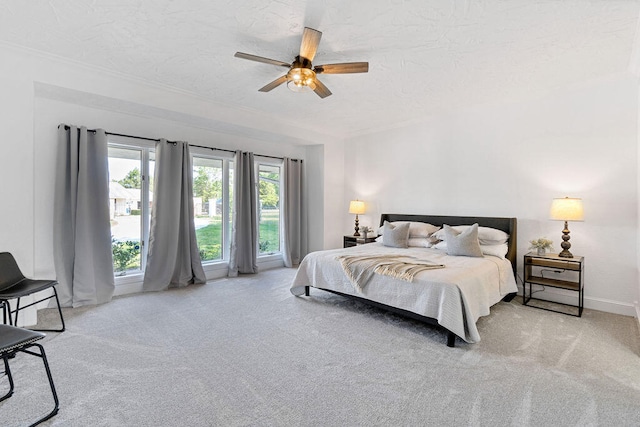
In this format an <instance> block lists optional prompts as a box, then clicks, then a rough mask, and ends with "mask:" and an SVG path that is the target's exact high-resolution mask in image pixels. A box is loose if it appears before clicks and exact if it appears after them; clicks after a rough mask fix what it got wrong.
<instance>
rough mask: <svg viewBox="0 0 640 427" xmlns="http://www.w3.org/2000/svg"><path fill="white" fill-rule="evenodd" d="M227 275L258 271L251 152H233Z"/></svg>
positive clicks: (254, 182) (256, 223) (255, 198)
mask: <svg viewBox="0 0 640 427" xmlns="http://www.w3.org/2000/svg"><path fill="white" fill-rule="evenodd" d="M234 168H235V171H234V174H235V182H234V186H233V211H232V221H231V223H232V228H231V254H230V257H229V276H231V277H234V276H237V275H238V273H257V272H258V265H257V264H258V258H257V257H258V248H257V246H258V217H257V203H258V199H257V197H256V176H255V167H254V162H253V153H245V152H242V151H236V156H235V161H234Z"/></svg>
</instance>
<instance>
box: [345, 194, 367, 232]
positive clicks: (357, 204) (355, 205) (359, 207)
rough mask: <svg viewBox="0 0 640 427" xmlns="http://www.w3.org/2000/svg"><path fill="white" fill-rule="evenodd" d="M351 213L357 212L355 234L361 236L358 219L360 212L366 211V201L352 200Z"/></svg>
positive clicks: (350, 204)
mask: <svg viewBox="0 0 640 427" xmlns="http://www.w3.org/2000/svg"><path fill="white" fill-rule="evenodd" d="M349 213H350V214H356V228H355V230H356V232H355V233H353V235H354V236H356V237H358V236H360V233H359V231H360V227H359V224H360V221H359V220H358V215H359V214H363V213H364V202H362V201H360V200H352V201H350V202H349Z"/></svg>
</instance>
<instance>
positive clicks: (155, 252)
mask: <svg viewBox="0 0 640 427" xmlns="http://www.w3.org/2000/svg"><path fill="white" fill-rule="evenodd" d="M192 178H193V171H192V168H191V157H190V155H189V144H186V143H184V142H176V143H173V142H172V143H167V141H166V140H165V139H161V140H160V141H159V142H158V143H157V144H156V166H155V181H154V186H153V206H152V208H151V228H150V230H149V251H148V254H147V265H146V268H145V272H144V282H143V285H142V288H143V290H145V291H161V290H165V289H167V288H169V287H180V286H186V285H189V284H192V283H205V282H206V277H205V275H204V270H203V269H202V261H201V260H200V252H199V251H198V244H197V242H196V230H195V224H194V221H193V182H192Z"/></svg>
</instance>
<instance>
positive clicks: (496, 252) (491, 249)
mask: <svg viewBox="0 0 640 427" xmlns="http://www.w3.org/2000/svg"><path fill="white" fill-rule="evenodd" d="M433 248H434V249H439V250H441V251H445V252H446V251H447V242H440V243H437V244H435V245H434V246H433ZM480 250H481V251H482V254H483V255H492V256H495V257H498V258H502V259H505V257H506V256H507V252H508V251H509V245H507V244H506V243H503V244H501V245H480Z"/></svg>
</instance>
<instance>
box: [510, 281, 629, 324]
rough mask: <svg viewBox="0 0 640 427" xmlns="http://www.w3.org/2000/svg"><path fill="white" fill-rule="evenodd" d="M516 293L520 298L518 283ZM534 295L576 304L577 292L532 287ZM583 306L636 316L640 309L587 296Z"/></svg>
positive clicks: (627, 304)
mask: <svg viewBox="0 0 640 427" xmlns="http://www.w3.org/2000/svg"><path fill="white" fill-rule="evenodd" d="M518 295H520V298H522V286H520V285H518ZM534 297H536V298H540V299H546V300H549V301H552V302H559V303H563V304H571V305H577V304H578V293H577V292H572V291H565V290H563V289H557V288H546V289H545V290H544V291H541V292H536V288H535V287H534ZM584 308H588V309H591V310H598V311H605V312H607V313H614V314H620V315H622V316H631V317H636V318H637V317H638V316H639V314H640V309H639V308H638V307H636V306H634V305H633V304H629V303H623V302H620V301H613V300H608V299H605V298H595V297H587V296H585V297H584Z"/></svg>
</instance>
